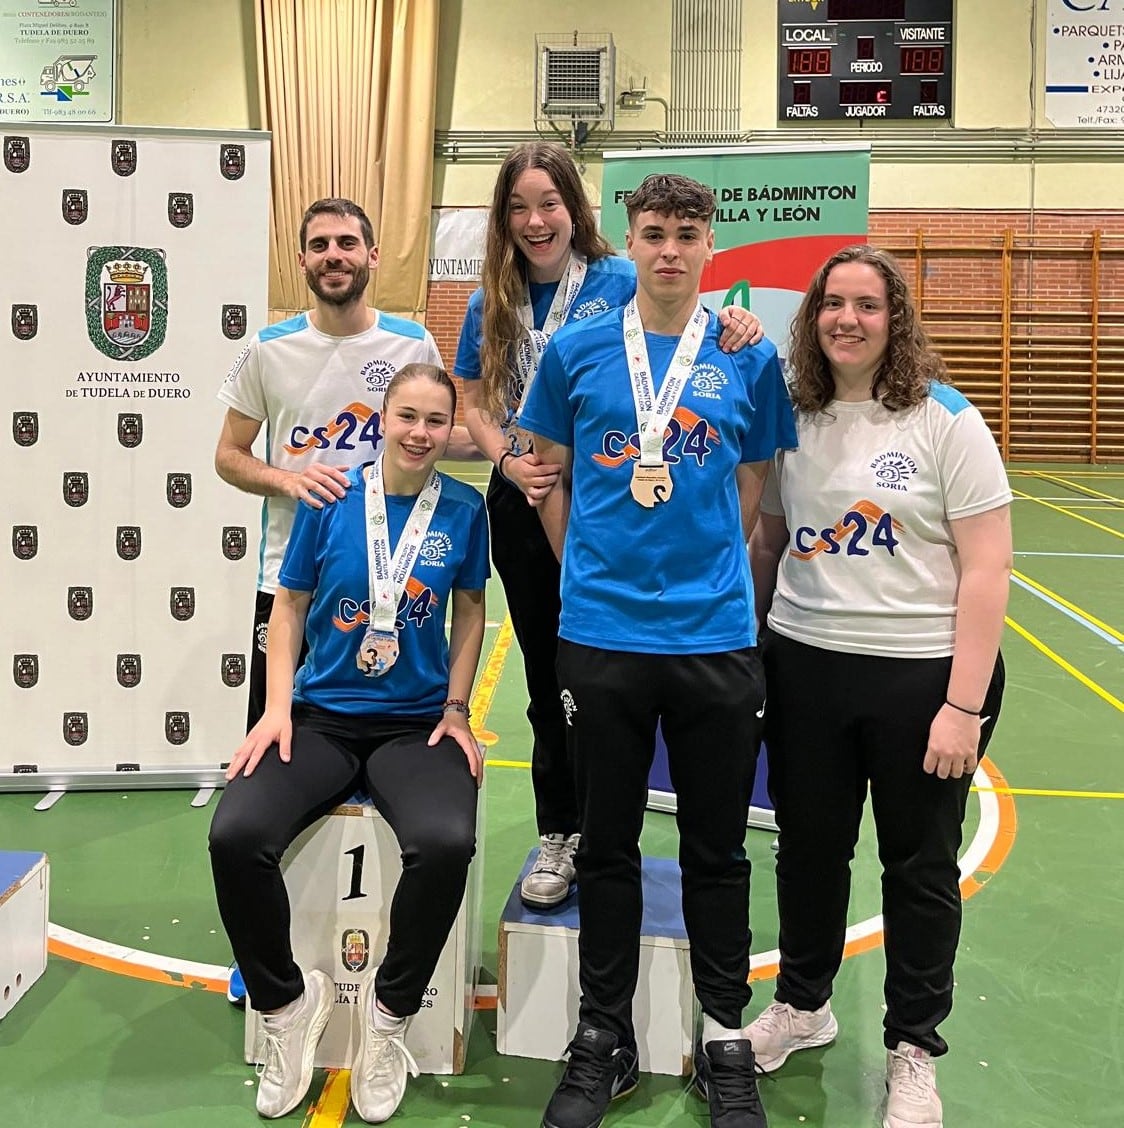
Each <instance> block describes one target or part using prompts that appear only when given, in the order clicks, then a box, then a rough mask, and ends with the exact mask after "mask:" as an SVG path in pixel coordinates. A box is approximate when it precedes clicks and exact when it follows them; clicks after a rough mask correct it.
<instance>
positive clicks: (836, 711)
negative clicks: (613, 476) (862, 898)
mask: <svg viewBox="0 0 1124 1128" xmlns="http://www.w3.org/2000/svg"><path fill="white" fill-rule="evenodd" d="M788 364H789V368H790V374H789V382H790V391H791V394H792V401H793V404H794V405H795V407H796V408H797V413H798V433H799V438H800V447H799V449H798V450H795V451H786V452H783V453H781V454H779V455H777V458H776V462H775V466H774V469H773V471H772V472H771V473H770V478H769V484H768V485H767V486H766V491H765V497H764V498H763V500H762V512H761V518H760V522H759V524H758V526H757V529H756V531H755V532H754V535H753V539H752V542H751V552H752V559H753V573H754V588H755V590H756V592H757V600H758V616H759V618H760V619H762V620H764V618H765V614H766V612H768V626H769V631H768V633H767V636H766V639H765V641H764V643H763V647H764V660H765V670H766V676H767V685H768V714H767V716H766V730H765V743H766V747H767V749H768V755H769V774H770V791H771V793H772V796H773V801H774V803H775V806H776V813H777V822H778V825H779V827H780V837H779V841H778V852H777V890H778V894H777V895H778V908H779V913H780V951H781V963H780V975H779V978H778V982H777V991H776V1001H775V1002H774V1003H772V1004H771V1005H770V1006H769V1007H768V1008H767V1009H766V1010H765V1012H764V1013H763V1014H762V1015H761V1016H760V1017H759V1018H757V1019H756V1020H755V1021H754V1022H753V1023H751V1024H750V1026H749V1028H748V1030H749V1036H750V1038H751V1040H752V1042H753V1048H754V1052H755V1054H756V1057H757V1062H758V1064H759V1066H760V1067H761V1068H762V1069H764V1070H766V1071H770V1070H773V1069H777V1068H779V1067H780V1066H781V1065H782V1064H783V1063H784V1061H785V1060H786V1059H787V1057H788V1055H789V1054H790V1053H792V1052H793V1051H795V1050H800V1049H807V1048H810V1047H813V1046H822V1045H825V1044H827V1043H828V1042H831V1041H832V1040H833V1039H834V1038H835V1035H836V1032H837V1029H838V1027H837V1023H836V1020H835V1018H834V1016H833V1015H832V1013H831V1004H830V1002H829V999H830V996H831V991H832V983H833V980H834V978H835V974H836V972H837V971H838V969H839V964H840V961H841V960H842V956H843V945H844V933H845V930H846V926H847V905H848V900H849V896H850V879H851V877H850V863H851V859H852V857H853V855H854V847H855V843H856V840H857V838H858V834H859V824H860V821H861V818H862V810H863V806H864V803H865V800H866V795H867V791H868V790H869V791H870V795H871V803H872V808H873V814H874V822H875V827H876V831H877V836H878V849H879V858H880V860H881V862H882V868H883V877H882V899H883V903H882V911H883V917H884V920H885V950H886V980H885V1001H886V1013H885V1018H884V1027H885V1031H884V1040H885V1044H886V1047H887V1050H888V1056H887V1078H886V1085H887V1090H888V1098H887V1105H886V1110H885V1116H884V1119H883V1124H884V1126H885V1128H906V1126H908V1128H939V1126H940V1125H941V1123H942V1115H941V1102H940V1098H939V1097H938V1095H937V1090H936V1078H935V1067H934V1059H935V1058H937V1057H939V1056H940V1055H941V1054H943V1053H945V1052H947V1049H948V1046H947V1044H946V1043H945V1041H944V1040H943V1039H942V1038H941V1037H940V1035H939V1034H938V1033H937V1026H938V1025H939V1023H940V1022H942V1021H943V1020H944V1019H945V1018H946V1017H947V1016H948V1014H949V1012H950V1010H951V1009H952V987H953V970H952V969H953V961H954V959H955V955H956V947H957V943H958V941H959V936H960V920H961V904H960V890H959V871H958V866H957V852H958V850H959V847H960V844H961V836H962V831H961V828H962V823H963V819H964V811H965V805H966V802H967V796H968V790H969V785H970V782H971V778H972V773H973V772H974V771H975V768H976V764H977V762H978V760H979V757H980V756H982V755H983V753H984V750H985V748H986V747H987V743H988V740H989V738H990V736H991V733H992V730H993V728H994V725H995V721H996V717H997V715H998V712H999V705H1000V701H1001V698H1002V693H1003V662H1002V658H1001V656H1000V654H999V638H1000V634H1001V632H1002V629H1003V617H1004V613H1005V610H1006V605H1007V587H1008V577H1009V574H1010V570H1011V559H1012V550H1011V525H1010V500H1011V492H1010V488H1009V486H1008V483H1007V478H1006V474H1005V471H1004V468H1003V464H1002V461H1001V459H1000V456H999V452H998V451H997V449H996V446H995V441H994V439H993V438H992V436H991V433H990V432H989V430H988V428H987V425H986V423H985V422H984V420H983V418H982V416H981V415H980V413H979V412H978V411H977V410H976V409H975V408H974V407H972V405H971V404H970V403H969V402H968V401H967V400H966V399H965V398H964V396H962V395H961V394H960V393H959V392H957V391H956V390H955V389H953V388H952V387H951V385H950V384H949V383H948V376H947V374H946V372H945V367H944V364H943V362H942V361H941V359H940V357H939V356H938V355H937V353H936V352H935V350H934V349H933V346H932V344H931V342H930V341H929V338H928V336H927V335H926V333H925V331H924V329H922V327H921V325H920V323H919V322H918V319H917V314H916V311H915V310H914V307H913V303H912V301H911V299H910V296H909V291H908V288H907V286H906V283H905V280H904V278H903V277H902V274H901V271H900V270H899V268H898V266H897V264H896V263H895V262H894V260H893V259H892V258H891V257H890V256H889V255H887V254H886V253H885V252H882V251H878V250H875V249H873V248H871V247H868V246H855V247H848V248H846V249H844V250H841V251H839V252H838V253H836V254H835V255H833V256H832V257H831V258H830V259H828V261H827V262H826V263H825V264H824V265H823V266H822V267H821V268H820V270H819V272H818V273H817V274H816V276H815V278H814V279H813V280H812V283H811V285H810V286H809V288H808V292H807V293H806V294H805V297H804V300H803V303H802V304H801V307H800V309H799V311H798V312H797V314H796V317H795V318H794V320H793V342H792V349H791V351H790V353H789V357H788Z"/></svg>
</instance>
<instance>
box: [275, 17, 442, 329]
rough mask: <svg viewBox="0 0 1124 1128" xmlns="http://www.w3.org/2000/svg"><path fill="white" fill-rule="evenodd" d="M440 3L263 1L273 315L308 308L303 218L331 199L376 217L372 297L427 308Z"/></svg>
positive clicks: (407, 310)
mask: <svg viewBox="0 0 1124 1128" xmlns="http://www.w3.org/2000/svg"><path fill="white" fill-rule="evenodd" d="M438 8H439V0H258V3H257V4H256V5H255V15H256V22H257V46H258V75H259V98H260V103H261V115H262V121H263V123H264V126H265V128H266V129H269V130H271V131H272V133H273V173H272V177H273V179H272V204H273V206H272V208H271V214H270V221H269V237H270V254H269V304H270V307H271V310H270V315H271V320H277V319H279V318H281V317H285V316H289V314H291V313H293V312H296V311H298V310H302V309H306V308H307V307H308V304H309V303H308V290H307V288H306V287H305V282H304V277H303V275H302V274H301V272H300V269H299V267H298V265H297V251H298V249H299V233H300V221H301V216H302V215H303V214H304V210H305V208H306V207H307V206H308V205H309V204H310V203H311V202H312V201H313V200H316V199H320V198H321V197H324V196H344V197H347V198H348V199H351V200H354V201H355V202H356V203H357V204H359V205H360V207H362V208H363V210H364V211H365V212H366V213H367V214H368V215H369V216H370V217H371V223H372V224H373V225H374V229H375V237H376V239H377V240H378V243H379V269H378V270H377V271H376V272H375V275H374V280H373V282H372V288H371V292H370V294H369V295H368V300H369V301H370V302H372V304H374V305H376V306H378V307H379V308H380V309H385V310H387V311H388V312H393V313H398V314H401V315H404V316H407V317H420V315H422V314H424V312H425V295H426V281H427V277H428V256H429V224H430V201H431V198H432V194H433V121H434V98H435V90H436V82H437V19H438Z"/></svg>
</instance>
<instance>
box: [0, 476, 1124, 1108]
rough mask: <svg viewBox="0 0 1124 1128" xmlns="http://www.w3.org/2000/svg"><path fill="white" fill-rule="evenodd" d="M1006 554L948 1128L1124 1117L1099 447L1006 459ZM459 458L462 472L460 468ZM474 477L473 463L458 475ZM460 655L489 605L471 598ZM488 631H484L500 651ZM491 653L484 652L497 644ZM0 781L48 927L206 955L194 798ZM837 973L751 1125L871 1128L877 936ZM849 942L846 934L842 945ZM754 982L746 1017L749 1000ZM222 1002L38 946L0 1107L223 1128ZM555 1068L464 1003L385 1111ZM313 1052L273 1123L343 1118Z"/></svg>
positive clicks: (517, 694)
mask: <svg viewBox="0 0 1124 1128" xmlns="http://www.w3.org/2000/svg"><path fill="white" fill-rule="evenodd" d="M1010 475H1011V484H1012V487H1013V489H1014V491H1015V497H1016V500H1015V503H1014V507H1013V508H1014V523H1015V546H1016V558H1015V568H1016V572H1015V575H1014V578H1013V581H1012V588H1011V602H1010V608H1009V611H1008V615H1009V623H1008V630H1007V635H1006V638H1005V641H1004V654H1005V657H1006V660H1007V670H1008V688H1007V697H1006V701H1005V703H1004V710H1003V717H1002V720H1001V722H1000V724H999V727H998V729H997V732H996V736H995V739H994V741H993V743H992V747H991V756H990V757H989V759H988V761H986V762H985V767H986V770H987V773H988V776H989V778H990V780H991V785H992V786H993V788H995V790H984V791H982V792H980V791H977V793H976V795H975V797H974V798H973V801H972V802H971V803H970V805H969V816H968V824H967V826H966V828H965V841H966V843H967V842H969V841H971V842H976V843H979V842H981V841H982V842H983V845H984V847H986V849H985V850H983V851H982V852H981V853H978V854H977V855H976V856H975V857H974V860H973V863H972V865H973V870H972V873H971V875H970V877H969V880H968V882H967V891H968V892H969V893H970V894H971V896H970V897H969V899H968V900H967V902H966V905H965V919H964V935H963V940H962V944H961V948H960V956H959V960H958V963H957V982H958V987H957V1000H956V1008H955V1010H954V1012H953V1014H952V1016H951V1018H950V1019H949V1020H948V1021H947V1022H946V1023H945V1024H944V1026H943V1027H942V1032H943V1033H944V1034H945V1036H946V1038H947V1039H948V1041H949V1043H950V1046H951V1052H950V1054H949V1055H948V1056H947V1057H946V1058H944V1059H943V1060H942V1061H941V1063H940V1069H939V1084H940V1089H941V1094H942V1097H943V1099H944V1107H945V1123H946V1125H948V1126H949V1128H991V1126H993V1125H1003V1126H1005V1128H1006V1126H1011V1128H1059V1126H1063V1125H1075V1126H1082V1128H1094V1126H1096V1128H1102V1126H1103V1128H1120V1126H1122V1125H1124V866H1122V865H1121V864H1120V857H1121V854H1122V852H1124V802H1122V800H1124V583H1122V580H1124V468H1121V469H1112V468H1109V469H1103V470H1102V469H1097V468H1093V467H1087V466H1065V467H1063V466H1030V465H1016V466H1012V467H1011V468H1010ZM462 476H464V477H466V478H471V472H470V473H469V474H462ZM479 484H482V482H481V483H479ZM489 596H490V600H489V620H490V622H491V623H492V625H491V626H490V627H489V632H488V638H487V639H486V641H485V657H487V655H488V654H489V653H490V652H492V651H493V649H494V648H495V645H496V642H497V637H498V636H499V634H500V631H499V626H500V624H501V623H502V621H503V618H504V615H503V604H502V599H503V596H502V592H501V591H500V589H499V587H498V585H494V591H491V592H490V593H489ZM502 649H503V648H502V639H501V647H500V651H502ZM500 657H501V654H500V653H497V654H496V661H497V663H498V662H499V660H500ZM524 703H525V702H524V688H523V685H522V675H521V667H520V662H519V656H518V652H517V650H515V649H514V648H512V649H511V650H509V651H508V652H507V653H506V660H505V661H504V664H503V667H502V673H501V674H500V677H499V680H498V684H497V686H496V692H495V695H494V697H493V699H492V703H491V707H490V712H489V715H488V717H487V719H486V725H487V728H488V729H489V730H491V731H492V732H494V733H495V734H497V735H498V737H499V739H498V742H497V743H496V744H495V745H493V747H492V748H491V749H490V753H489V754H490V757H491V758H492V760H493V761H495V763H494V764H493V765H492V766H491V767H490V768H489V776H488V787H487V792H486V802H487V812H486V825H487V836H486V848H485V850H484V903H483V912H484V926H483V930H482V931H483V944H484V948H483V954H482V962H483V967H484V976H485V979H486V980H488V981H493V982H494V978H495V974H496V929H495V926H494V922H495V921H496V920H497V919H498V917H499V913H500V909H501V907H502V905H503V903H504V901H505V899H506V897H507V895H508V893H509V891H510V889H511V885H512V882H513V880H514V878H515V875H516V873H517V871H518V868H519V865H520V864H521V862H522V859H523V858H524V856H525V855H526V853H527V851H528V849H529V848H530V847H531V846H532V845H533V844H534V841H535V830H534V823H533V817H532V810H533V806H532V799H531V789H530V777H529V772H528V771H527V765H526V763H525V761H526V759H527V757H528V747H529V744H528V729H527V724H526V720H525V718H524V716H523V707H524ZM39 798H40V797H39V796H37V795H34V794H29V793H16V794H5V795H0V849H3V850H36V851H45V852H46V853H47V854H49V856H50V861H51V886H50V898H51V903H50V916H51V921H52V924H53V925H55V926H60V927H63V928H66V929H72V930H74V931H76V932H79V933H82V934H84V935H85V936H88V937H95V938H98V940H100V941H102V942H104V943H105V944H106V945H107V946H124V947H126V948H137V949H142V950H145V951H148V952H151V953H154V954H158V955H162V956H168V957H176V958H179V959H184V960H191V961H198V962H202V963H207V964H220V965H225V964H226V963H227V962H228V961H229V958H230V953H229V948H228V946H227V942H226V939H225V936H224V935H223V933H222V929H221V926H220V924H219V919H218V913H217V910H216V908H215V904H214V898H213V894H212V891H211V885H210V875H209V867H208V862H207V856H206V834H207V827H208V824H209V821H210V817H211V811H212V809H213V806H214V800H213V799H212V801H211V803H210V804H209V805H208V806H205V807H201V808H197V807H192V806H191V799H192V798H193V793H189V792H157V791H133V792H128V793H122V792H87V793H75V794H68V795H65V796H64V797H63V798H62V799H61V800H60V801H59V802H58V803H57V804H56V805H55V806H54V807H52V808H51V809H50V810H47V811H36V810H35V809H34V805H35V803H36V801H37V800H38V799H39ZM869 830H870V828H869V827H867V828H865V829H864V835H863V841H862V843H861V845H860V851H859V857H858V859H857V860H856V865H855V875H856V878H855V887H854V895H853V901H852V921H853V922H856V923H857V922H860V921H864V920H867V919H869V918H871V917H874V916H876V915H877V913H878V895H879V884H878V875H877V868H876V859H875V855H874V850H873V844H872V836H871V834H870V833H869ZM771 839H772V836H771V835H770V834H769V833H767V832H764V831H760V830H753V829H750V830H748V831H747V834H746V846H747V850H748V852H749V855H750V857H751V859H752V861H753V864H754V879H753V892H752V899H751V906H752V913H751V915H752V920H753V924H754V933H755V936H754V945H753V947H754V952H756V953H762V952H767V951H768V950H770V949H772V948H774V947H775V946H776V903H775V896H774V891H773V874H772V864H773V863H772V852H771V850H770V845H771ZM643 849H644V852H645V854H650V855H662V856H668V857H672V856H674V854H675V850H676V839H675V829H674V821H673V818H672V817H671V816H670V815H667V814H660V813H655V812H652V813H649V815H648V819H647V825H646V829H645V832H644V839H643ZM854 947H855V948H856V949H857V950H856V951H855V952H854V954H852V955H850V956H849V958H848V959H847V960H845V962H844V965H843V969H842V971H841V973H840V975H839V978H838V981H837V983H836V992H835V996H834V999H833V1007H834V1008H835V1012H836V1014H837V1016H838V1018H839V1024H840V1035H839V1039H838V1041H837V1042H836V1043H835V1044H834V1045H832V1046H830V1047H827V1048H824V1049H822V1050H814V1051H809V1052H807V1053H804V1054H799V1055H796V1056H795V1057H793V1058H792V1059H790V1061H789V1062H788V1063H787V1064H786V1065H785V1066H784V1067H783V1068H782V1069H781V1070H780V1071H779V1072H777V1073H776V1074H774V1075H772V1076H771V1077H769V1078H767V1079H765V1080H763V1082H762V1085H761V1090H762V1095H763V1100H764V1103H765V1106H766V1109H767V1111H768V1115H769V1124H770V1126H771V1128H797V1126H799V1125H806V1126H813V1128H814V1126H830V1128H876V1126H877V1125H879V1124H880V1123H881V1112H880V1107H879V1106H880V1101H881V1098H882V1076H883V1068H884V1053H883V1049H882V1039H881V1017H882V1007H881V982H882V954H881V949H880V948H879V947H878V946H877V943H876V941H867V942H865V943H864V942H858V943H856V944H855V945H854ZM863 949H865V950H863ZM771 987H772V985H771V982H770V981H769V979H768V978H767V976H766V977H763V978H761V979H759V980H757V981H756V982H755V984H754V989H755V996H754V1001H753V1003H751V1005H750V1009H749V1010H748V1011H747V1019H748V1018H749V1017H752V1015H753V1014H755V1013H756V1011H757V1009H759V1008H760V1006H762V1005H764V1004H765V1003H766V1002H767V1001H768V1000H769V999H770V998H771ZM242 1029H243V1018H242V1013H241V1012H240V1011H238V1010H235V1009H234V1008H233V1007H231V1006H230V1005H229V1004H228V1003H227V1002H226V1000H225V998H224V997H223V995H222V994H219V993H216V992H214V991H209V990H202V989H196V990H191V989H184V988H182V987H178V986H173V985H170V984H168V983H161V982H151V981H147V980H144V979H140V978H135V977H131V976H126V975H122V974H117V973H114V972H111V971H107V970H102V969H100V968H99V967H97V966H92V965H91V964H90V963H89V962H88V961H87V962H85V963H84V962H79V961H76V960H73V959H70V958H64V957H62V956H60V955H56V954H53V953H52V955H51V956H50V958H49V961H48V967H47V971H46V974H45V975H44V976H43V977H42V979H40V980H39V982H38V983H36V984H35V985H34V987H32V989H31V990H30V991H29V992H28V994H27V995H26V997H25V998H24V999H22V1000H21V1001H20V1002H19V1003H18V1004H17V1005H16V1006H15V1008H14V1009H13V1010H12V1011H11V1013H10V1014H9V1015H8V1016H7V1017H6V1018H4V1019H3V1020H2V1021H0V1118H2V1122H3V1124H4V1125H11V1126H12V1128H55V1126H63V1125H66V1126H68V1128H70V1126H74V1125H81V1126H82V1128H109V1126H116V1125H129V1126H136V1128H204V1126H205V1128H228V1126H229V1128H236V1126H238V1125H253V1124H258V1123H261V1121H259V1119H258V1117H257V1115H256V1113H255V1111H254V1094H255V1090H254V1087H253V1086H254V1081H255V1078H254V1071H253V1069H252V1068H251V1067H248V1066H246V1065H244V1064H243V1062H242ZM559 1071H560V1066H559V1065H558V1064H556V1063H552V1062H542V1061H532V1060H526V1059H522V1058H514V1057H501V1056H499V1055H498V1054H497V1053H496V1049H495V1013H494V1011H490V1010H482V1011H481V1012H480V1013H479V1014H478V1015H477V1019H476V1023H475V1025H474V1027H473V1031H472V1036H471V1039H470V1042H469V1045H468V1050H467V1065H466V1069H465V1072H464V1074H463V1075H461V1076H457V1077H428V1076H423V1077H421V1078H419V1079H418V1080H416V1081H413V1082H411V1084H410V1086H409V1088H408V1090H407V1093H406V1098H405V1101H404V1102H403V1105H402V1108H401V1109H400V1110H399V1112H398V1113H397V1114H396V1115H395V1117H394V1118H393V1120H392V1123H393V1124H397V1125H401V1126H402V1128H410V1126H421V1125H427V1126H428V1125H441V1126H447V1128H453V1126H472V1128H536V1126H537V1125H538V1124H539V1118H540V1115H541V1112H542V1108H543V1106H544V1104H545V1101H546V1100H547V1098H548V1096H549V1093H550V1091H551V1089H552V1087H553V1084H554V1081H555V1079H556V1078H557V1076H558V1074H559ZM342 1080H343V1077H342V1075H335V1074H332V1073H322V1072H318V1073H317V1074H316V1076H315V1078H314V1080H313V1086H312V1089H311V1091H310V1094H309V1100H308V1102H306V1104H305V1105H304V1106H301V1107H300V1108H298V1109H297V1110H296V1111H295V1112H293V1113H292V1114H291V1115H290V1116H289V1117H287V1118H285V1120H284V1121H283V1122H284V1123H293V1124H307V1125H309V1126H317V1125H340V1124H343V1123H346V1124H349V1125H352V1124H359V1123H361V1122H360V1121H359V1120H358V1119H357V1118H356V1116H355V1114H354V1113H353V1112H350V1111H349V1110H348V1109H347V1107H346V1102H343V1101H340V1100H339V1099H338V1094H339V1093H340V1091H341V1090H342V1091H343V1092H346V1085H342V1084H341V1082H342ZM707 1123H708V1118H707V1115H706V1110H705V1107H704V1105H703V1104H702V1103H701V1102H699V1101H698V1100H696V1099H695V1098H694V1097H693V1096H692V1095H691V1094H689V1093H687V1092H685V1091H684V1086H683V1084H682V1083H681V1082H679V1081H678V1080H677V1079H675V1078H670V1077H656V1076H644V1077H643V1078H642V1081H641V1085H640V1088H639V1089H638V1090H637V1092H636V1093H635V1094H633V1095H632V1096H631V1097H629V1098H628V1099H627V1100H625V1101H623V1102H621V1104H620V1105H619V1106H614V1108H613V1109H612V1110H611V1111H610V1113H609V1116H608V1118H607V1119H606V1125H607V1128H613V1126H619V1128H625V1126H631V1128H639V1126H641V1125H643V1126H662V1125H694V1126H704V1125H706V1124H707Z"/></svg>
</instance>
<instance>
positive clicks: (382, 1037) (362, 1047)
mask: <svg viewBox="0 0 1124 1128" xmlns="http://www.w3.org/2000/svg"><path fill="white" fill-rule="evenodd" d="M374 1008H375V977H374V976H373V975H372V976H370V977H369V978H368V979H367V983H366V986H364V988H363V993H362V995H360V998H359V1049H358V1051H357V1052H356V1054H355V1061H354V1063H353V1064H352V1067H351V1103H352V1104H353V1105H354V1106H355V1111H356V1112H357V1113H359V1115H360V1116H361V1117H362V1118H363V1119H364V1120H365V1121H367V1123H368V1124H382V1123H383V1121H385V1120H389V1119H390V1118H391V1117H392V1116H393V1115H394V1110H395V1109H396V1108H397V1107H398V1106H399V1105H400V1104H401V1103H402V1094H403V1093H405V1092H406V1075H407V1074H409V1075H410V1076H412V1077H417V1075H418V1065H417V1062H415V1061H414V1059H413V1057H412V1056H411V1054H410V1051H409V1050H408V1049H406V1043H405V1040H404V1039H405V1037H406V1019H404V1018H403V1019H400V1020H399V1023H398V1029H397V1030H395V1031H394V1032H393V1033H388V1032H387V1031H385V1030H379V1029H377V1028H376V1027H375V1023H374ZM387 1017H389V1016H387Z"/></svg>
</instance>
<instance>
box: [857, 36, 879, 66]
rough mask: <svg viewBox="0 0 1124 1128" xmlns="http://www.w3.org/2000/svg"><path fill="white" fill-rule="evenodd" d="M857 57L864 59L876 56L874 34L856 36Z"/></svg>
mask: <svg viewBox="0 0 1124 1128" xmlns="http://www.w3.org/2000/svg"><path fill="white" fill-rule="evenodd" d="M855 58H856V59H863V60H870V59H873V58H874V36H873V35H859V36H856V37H855Z"/></svg>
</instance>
